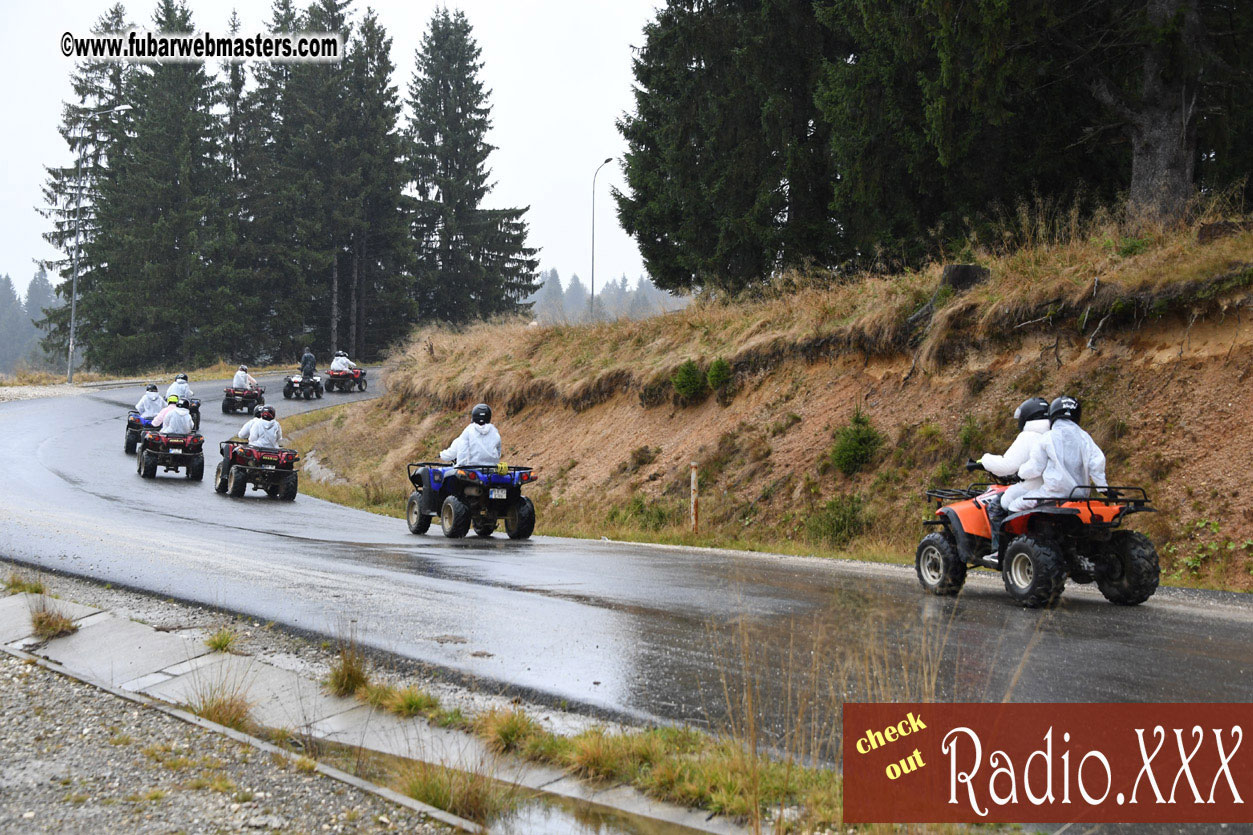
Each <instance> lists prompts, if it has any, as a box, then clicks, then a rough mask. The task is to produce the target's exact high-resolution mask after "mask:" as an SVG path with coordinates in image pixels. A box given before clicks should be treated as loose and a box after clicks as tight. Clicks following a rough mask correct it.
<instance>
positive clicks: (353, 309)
mask: <svg viewBox="0 0 1253 835" xmlns="http://www.w3.org/2000/svg"><path fill="white" fill-rule="evenodd" d="M360 286H361V244H360V243H359V242H358V239H357V235H356V234H353V236H352V289H351V291H350V293H349V296H348V349H349V350H350V351H353V352H354V353H355V354H356V355H357V356H358V357H360V352H359V351H357V294H358V292H359V287H360Z"/></svg>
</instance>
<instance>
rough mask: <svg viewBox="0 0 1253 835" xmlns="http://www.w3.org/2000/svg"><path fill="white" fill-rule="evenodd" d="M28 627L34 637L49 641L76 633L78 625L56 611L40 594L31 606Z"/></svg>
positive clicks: (45, 597)
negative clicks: (29, 626)
mask: <svg viewBox="0 0 1253 835" xmlns="http://www.w3.org/2000/svg"><path fill="white" fill-rule="evenodd" d="M30 625H31V629H32V631H33V632H34V634H35V637H36V638H38V639H39V640H41V641H50V640H52V639H53V638H60V637H62V636H64V635H72V634H73V633H75V632H77V631H78V624H76V623H74V621H73V620H71V619H70V618H69V616H67V615H66V614H65V613H63V612H61V611H60V610H58V609H57V607H56V604H55V603H53V602H52V599H51V598H49V597H48V596H47V595H46V594H41V595H40V596H39V597H37V598H36V599H35V602H34V603H33V604H31V607H30Z"/></svg>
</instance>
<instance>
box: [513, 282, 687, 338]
mask: <svg viewBox="0 0 1253 835" xmlns="http://www.w3.org/2000/svg"><path fill="white" fill-rule="evenodd" d="M540 282H541V283H540V288H539V290H537V291H536V292H535V294H534V295H532V296H530V297H528V298H527V300H526V301H527V303H528V304H530V305H531V315H532V316H534V317H535V320H536V321H537V322H540V323H541V324H545V325H559V324H577V323H580V322H587V321H591V319H592V318H593V316H594V317H595V318H596V319H598V320H604V319H644V318H646V317H648V316H656V315H658V314H660V313H667V312H669V311H671V310H681V309H682V308H684V307H686V306H687V303H688V302H689V301H690V299H689V298H687V297H684V296H674V295H671V294H670V293H667V292H666V291H665V290H659V289H657V287H656V285H654V284H653V283H652V282H651V281H649V280H648V278H646V277H641V278H640V280H639V281H638V283H637V284H636V285H635V286H634V287H632V286H631V284H630V282H629V281H627V277H626V276H625V275H624V276H621V277H620V278H617V279H612V278H611V279H609V281H608V282H607V283H605V284H597V286H596V301H595V304H594V305H592V304H589V299H590V297H591V296H590V293H589V290H590V288H589V287H588V285H587V284H584V283H583V281H582V280H581V279H580V278H579V277H578V275H573V276H571V277H570V282H569V284H568V285H567V286H562V283H561V277H560V276H558V274H557V271H556V270H547V271H544V270H541V271H540ZM593 307H594V308H595V313H593Z"/></svg>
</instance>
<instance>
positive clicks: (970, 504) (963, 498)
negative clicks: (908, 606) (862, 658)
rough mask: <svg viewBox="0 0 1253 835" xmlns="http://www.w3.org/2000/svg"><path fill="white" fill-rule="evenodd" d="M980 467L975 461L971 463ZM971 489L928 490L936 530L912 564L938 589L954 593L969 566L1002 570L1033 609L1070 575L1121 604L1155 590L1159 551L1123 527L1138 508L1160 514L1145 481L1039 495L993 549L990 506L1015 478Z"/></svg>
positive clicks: (1010, 587)
mask: <svg viewBox="0 0 1253 835" xmlns="http://www.w3.org/2000/svg"><path fill="white" fill-rule="evenodd" d="M977 466H978V465H976V464H974V462H970V464H968V465H967V469H974V468H975V467H977ZM992 478H993V481H992V482H991V483H977V484H972V485H970V486H969V487H968V488H966V489H965V490H928V491H927V498H928V499H933V500H934V501H935V503H936V511H935V515H936V518H935V519H930V520H927V521H926V522H924V524H925V525H928V526H931V527H933V528H935V530H934V531H932V532H931V533H929V534H927V535H926V536H924V537H923V538H922V542H920V543H918V553H917V554H916V555H915V557H914V568H915V569H916V570H917V572H918V581H919V582H920V583H922V587H923V588H924V589H926V590H927V591H929V592H931V593H932V594H939V595H955V594H957V593H958V592H959V591H961V588H962V585H963V584H964V583H965V582H966V569H967V568H968V567H970V568H990V569H993V570H994V571H999V572H1001V578H1002V579H1003V580H1004V581H1005V590H1006V591H1008V592H1009V595H1010V597H1012V598H1013V599H1014V601H1015V602H1017V603H1018V604H1020V605H1022V606H1026V607H1028V608H1033V609H1034V608H1037V607H1040V606H1052V605H1053V604H1054V603H1056V602H1057V600H1058V598H1060V597H1061V594H1062V589H1063V588H1065V586H1066V578H1067V577H1070V578H1072V579H1073V580H1075V581H1076V582H1078V583H1091V582H1093V581H1095V582H1096V585H1097V588H1099V589H1100V590H1101V594H1103V595H1105V599H1106V600H1109V601H1110V602H1111V603H1117V604H1119V605H1122V606H1134V605H1136V604H1138V603H1143V602H1144V601H1146V600H1148V599H1149V598H1150V597H1152V596H1153V592H1155V591H1157V582H1158V577H1159V574H1160V569H1159V566H1158V562H1157V549H1156V548H1154V547H1153V543H1152V542H1150V541H1149V539H1148V537H1146V536H1145V535H1144V534H1142V533H1139V532H1137V531H1127V530H1119V527H1120V526H1121V525H1122V523H1123V520H1125V519H1126V518H1127V517H1128V516H1130V515H1131V514H1133V513H1145V512H1149V513H1151V512H1154V509H1153V508H1151V507H1149V506H1148V505H1149V497H1148V495H1147V494H1146V493H1145V492H1144V490H1143V489H1142V488H1139V487H1096V486H1087V487H1076V488H1075V489H1074V490H1072V491H1071V494H1070V497H1069V498H1065V499H1038V500H1037V502H1038V503H1037V504H1036V506H1035V507H1033V508H1031V509H1030V510H1024V511H1021V512H1019V513H1010V514H1008V515H1007V516H1006V517H1005V519H1004V521H1003V522H1002V523H1001V535H1000V537H999V539H1000V548H999V549H998V550H997V551H995V552H993V551H992V528H991V524H990V523H989V521H988V513H987V506H988V503H989V501H990V500H991V499H992V498H993V497H994V496H996V495H997V494H999V493H1001V492H1003V491H1004V490H1006V489H1007V488H1008V485H1009V483H1010V481H1009V480H1002V479H997V478H996V477H995V476H992Z"/></svg>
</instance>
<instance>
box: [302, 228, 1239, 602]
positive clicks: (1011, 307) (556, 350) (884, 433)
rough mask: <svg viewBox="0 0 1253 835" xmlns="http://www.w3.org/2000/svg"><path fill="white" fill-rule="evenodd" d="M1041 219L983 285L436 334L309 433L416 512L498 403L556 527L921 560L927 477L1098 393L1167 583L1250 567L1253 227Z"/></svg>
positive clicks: (422, 335)
mask: <svg viewBox="0 0 1253 835" xmlns="http://www.w3.org/2000/svg"><path fill="white" fill-rule="evenodd" d="M1036 237H1037V239H1036V240H1035V241H1034V242H1031V241H1029V242H1028V244H1027V245H1026V246H1022V247H1020V248H1018V249H1016V250H1015V251H1013V252H1008V253H1005V254H1000V255H997V254H983V255H982V256H979V257H978V260H979V262H980V263H982V264H983V265H984V266H986V267H988V268H989V269H990V271H991V278H990V279H989V280H988V281H987V282H986V283H984V284H981V285H978V286H976V287H975V288H973V289H971V290H969V291H966V292H961V293H958V292H954V291H953V290H951V289H950V288H948V287H943V286H941V281H940V278H941V268H940V266H939V265H935V266H933V267H930V268H928V269H925V270H921V271H918V272H913V273H908V274H905V275H898V276H890V277H870V276H861V277H849V278H847V280H841V281H836V282H832V281H831V280H830V277H824V278H823V280H821V281H810V280H807V279H806V278H805V277H803V276H794V277H791V279H790V280H789V281H788V282H785V283H786V285H787V286H785V287H780V288H778V289H777V290H776V291H775V293H774V295H772V296H771V297H769V298H760V299H754V300H743V301H736V302H732V303H716V302H710V301H700V302H697V303H695V304H693V305H692V306H690V307H689V308H688V309H686V310H684V311H680V312H677V313H673V314H670V315H666V316H662V317H657V318H653V319H649V320H645V321H642V322H616V323H604V324H599V325H587V326H552V327H537V326H529V325H528V323H526V322H525V321H507V322H497V323H492V324H490V325H482V326H477V327H473V328H468V329H461V330H447V329H440V328H433V329H427V330H423V331H420V332H419V333H417V334H415V336H414V338H413V340H412V341H411V342H410V344H409V345H408V346H406V347H405V348H404V349H403V350H402V351H400V352H399V353H398V354H397V355H396V356H394V357H393V359H392V363H391V370H390V373H389V394H388V396H387V397H386V398H384V399H383V400H382V401H380V402H377V403H374V404H368V405H367V404H363V405H360V406H354V407H350V408H349V409H348V411H347V413H345V414H341V415H339V416H337V417H336V418H335V419H334V421H333V423H331V422H326V423H323V424H315V425H313V426H311V427H309V428H308V429H307V430H306V431H305V433H304V435H303V437H302V440H301V443H302V445H304V446H305V447H306V448H316V450H317V454H318V457H319V460H320V461H321V463H322V464H324V465H326V466H328V467H330V468H331V469H332V470H334V471H335V472H336V473H338V474H339V475H341V476H343V477H345V478H346V479H348V481H349V482H350V483H349V484H348V485H344V486H340V487H337V488H334V489H335V490H336V491H337V498H339V499H341V500H346V501H354V502H356V503H358V504H362V505H368V506H372V507H374V508H375V509H388V510H391V511H393V512H396V513H399V512H400V510H401V506H402V502H403V498H404V495H405V494H406V493H407V490H408V486H407V482H406V480H405V478H404V464H405V463H406V462H407V461H412V460H417V459H419V458H426V457H433V455H434V454H435V452H437V451H438V450H439V449H440V448H442V447H443V446H444V445H446V444H447V442H448V441H449V440H450V439H451V438H452V437H453V436H454V435H455V434H456V433H457V432H458V431H459V430H460V428H461V426H462V425H464V423H465V420H466V414H467V412H468V409H469V407H470V406H471V405H472V404H473V403H475V402H478V401H480V400H483V401H486V402H488V403H490V404H492V405H493V407H494V408H495V409H496V421H495V422H496V423H497V425H498V426H499V427H500V429H501V432H502V435H503V436H504V438H505V448H506V458H507V459H508V460H509V461H511V462H519V463H520V462H527V463H530V464H532V465H535V466H537V467H538V468H539V471H540V475H541V480H540V482H539V484H538V485H536V488H535V492H534V493H533V495H534V496H535V498H536V500H537V505H538V508H539V529H540V531H541V532H546V533H563V534H574V535H586V536H601V535H605V536H610V537H630V538H645V539H654V540H658V541H666V542H692V543H700V544H730V545H736V546H739V547H752V548H760V549H769V550H780V551H788V552H798V553H819V554H839V555H852V556H858V557H865V558H872V559H887V560H893V561H911V560H912V557H913V548H914V545H915V544H916V541H917V538H918V536H919V535H920V524H919V523H920V522H921V520H922V519H923V518H924V516H925V514H926V512H927V509H926V506H925V503H924V502H923V501H922V499H921V492H922V490H923V489H925V488H926V487H927V486H929V485H940V484H946V485H951V484H959V483H964V482H965V481H966V480H967V476H966V473H965V472H964V471H963V470H961V468H960V464H961V463H962V462H964V461H965V459H966V457H967V456H968V455H975V456H977V455H978V454H979V453H981V452H983V451H985V450H995V451H997V452H1000V451H1002V450H1003V448H1004V446H1005V444H1007V442H1008V441H1009V440H1010V439H1012V437H1013V433H1014V429H1015V427H1014V426H1013V424H1012V420H1011V412H1012V410H1013V408H1014V406H1016V405H1017V404H1018V403H1019V402H1020V401H1022V400H1023V399H1024V398H1026V397H1028V396H1031V395H1035V394H1037V393H1038V394H1042V395H1043V396H1046V397H1052V396H1055V395H1056V394H1059V393H1062V392H1063V391H1064V392H1068V393H1072V394H1075V395H1077V396H1079V397H1081V398H1083V400H1084V404H1085V424H1086V425H1087V427H1088V428H1089V430H1090V431H1091V432H1092V433H1093V435H1094V436H1095V437H1096V438H1097V440H1098V441H1099V442H1100V443H1101V444H1102V445H1103V447H1104V448H1105V450H1106V453H1107V455H1108V457H1109V459H1110V465H1109V471H1110V477H1111V480H1112V481H1113V482H1115V483H1141V484H1143V485H1144V486H1145V487H1146V488H1147V489H1148V490H1149V491H1150V494H1151V495H1153V496H1154V498H1155V499H1157V500H1158V504H1159V507H1160V508H1161V509H1162V510H1163V512H1162V513H1161V514H1157V515H1145V516H1144V517H1141V518H1140V519H1138V520H1137V524H1138V525H1140V526H1142V527H1144V528H1145V529H1146V530H1147V531H1148V532H1149V533H1150V535H1152V536H1153V537H1154V539H1155V540H1156V541H1157V542H1158V543H1159V547H1160V548H1161V549H1162V556H1163V561H1164V564H1165V568H1166V571H1167V573H1168V575H1169V579H1170V581H1171V582H1176V583H1184V584H1200V585H1214V586H1222V587H1231V588H1240V589H1246V588H1250V587H1253V576H1250V568H1251V567H1253V510H1249V509H1248V508H1249V502H1248V498H1247V496H1245V497H1241V495H1240V491H1241V489H1242V488H1244V485H1243V481H1244V473H1243V467H1242V466H1241V465H1240V463H1239V459H1240V458H1241V456H1244V457H1246V458H1247V450H1248V449H1250V448H1253V429H1250V428H1249V426H1248V421H1247V420H1246V419H1245V417H1244V416H1246V415H1248V414H1249V413H1250V412H1251V411H1253V387H1250V386H1249V384H1248V382H1247V380H1248V375H1249V373H1250V368H1251V366H1253V351H1251V348H1253V336H1251V335H1250V333H1249V329H1248V328H1247V327H1246V325H1245V319H1246V318H1247V315H1248V307H1249V305H1250V301H1251V300H1253V232H1243V233H1239V234H1236V235H1232V236H1228V237H1224V238H1220V239H1218V240H1215V241H1212V242H1210V243H1206V244H1200V243H1198V242H1197V230H1196V229H1179V230H1173V231H1163V232H1159V233H1155V234H1151V235H1140V236H1135V237H1132V236H1128V235H1126V234H1124V233H1122V232H1121V231H1120V230H1119V229H1118V228H1117V227H1116V226H1114V225H1112V224H1106V225H1104V226H1098V227H1095V228H1090V229H1086V230H1080V231H1076V232H1073V233H1070V234H1056V233H1054V234H1051V235H1043V234H1039V235H1037V236H1036ZM1050 238H1051V239H1052V242H1050V240H1049V239H1050ZM711 381H712V383H714V386H713V387H712V388H711V387H710V385H709V383H710V382H711ZM692 461H696V462H697V463H698V465H699V470H700V479H701V484H702V498H701V507H702V529H701V532H700V533H699V534H692V533H690V532H689V531H688V530H687V484H688V468H689V464H690V462H692Z"/></svg>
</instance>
